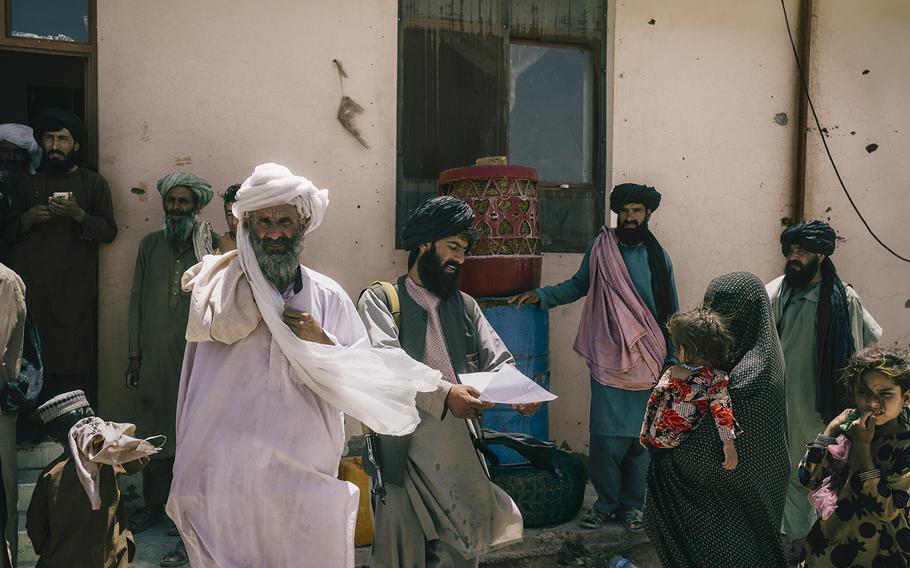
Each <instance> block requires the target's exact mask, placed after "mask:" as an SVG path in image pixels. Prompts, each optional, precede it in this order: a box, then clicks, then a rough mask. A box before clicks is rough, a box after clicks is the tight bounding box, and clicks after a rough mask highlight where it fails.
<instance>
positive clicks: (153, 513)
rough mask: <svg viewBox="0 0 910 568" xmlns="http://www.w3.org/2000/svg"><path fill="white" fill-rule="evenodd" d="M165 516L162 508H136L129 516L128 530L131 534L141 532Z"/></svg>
mask: <svg viewBox="0 0 910 568" xmlns="http://www.w3.org/2000/svg"><path fill="white" fill-rule="evenodd" d="M165 518H167V517H166V516H165V514H164V508H163V507H162V508H158V507H143V508H141V509H138V510H137V511H136V512H135V513H133V514H132V515H131V516H130V522H129V525H130V530H131V531H133V534H138V533H141V532H142V531H145V530H148V529H150V528H152V527H153V526H155V525H157V524H158V523H160V522H161V521H163V520H164V519H165Z"/></svg>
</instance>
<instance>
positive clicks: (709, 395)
mask: <svg viewBox="0 0 910 568" xmlns="http://www.w3.org/2000/svg"><path fill="white" fill-rule="evenodd" d="M671 370H672V367H671V368H670V369H667V370H666V372H664V374H663V376H662V377H661V378H660V380H659V381H658V382H657V386H655V387H654V391H652V392H651V398H650V399H648V406H647V407H646V408H645V419H644V422H643V423H642V425H641V435H640V440H641V444H642V445H643V446H645V447H649V446H650V447H651V448H653V449H658V450H660V449H667V448H675V447H676V446H678V445H680V444H682V443H683V441H684V440H685V439H686V438H687V437H688V436H689V433H690V432H691V431H692V430H694V429H695V427H696V426H698V423H699V422H700V421H701V417H702V416H704V415H705V414H707V413H708V412H710V413H711V414H713V415H714V422H715V424H717V431H718V433H719V434H720V439H721V440H732V439H735V438H736V432H737V431H738V430H739V427H738V426H737V424H736V420H735V419H734V418H733V405H732V404H731V402H730V393H729V392H728V390H727V382H728V381H727V375H726V373H724V372H723V371H720V370H718V369H711V368H708V367H700V368H698V369H697V370H696V371H693V372H692V373H691V374H689V375H687V376H686V377H684V378H676V377H673V375H672V373H671Z"/></svg>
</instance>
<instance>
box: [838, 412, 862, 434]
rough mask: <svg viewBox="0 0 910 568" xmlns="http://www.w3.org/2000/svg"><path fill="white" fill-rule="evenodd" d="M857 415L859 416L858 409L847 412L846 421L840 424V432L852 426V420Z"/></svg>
mask: <svg viewBox="0 0 910 568" xmlns="http://www.w3.org/2000/svg"><path fill="white" fill-rule="evenodd" d="M859 417H860V413H859V411H858V410H854V411H852V412H851V413H850V414H848V415H847V421H846V422H844V423H843V424H841V425H840V429H841V432H846V431H847V430H849V429H850V427H851V426H853V422H854V421H855V420H856V419H857V418H859Z"/></svg>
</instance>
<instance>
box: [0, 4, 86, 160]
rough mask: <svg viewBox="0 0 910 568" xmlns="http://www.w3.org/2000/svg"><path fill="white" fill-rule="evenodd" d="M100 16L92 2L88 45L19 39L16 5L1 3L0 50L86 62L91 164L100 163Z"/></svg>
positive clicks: (27, 38)
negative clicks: (14, 14)
mask: <svg viewBox="0 0 910 568" xmlns="http://www.w3.org/2000/svg"><path fill="white" fill-rule="evenodd" d="M97 14H98V3H97V0H88V22H89V30H88V43H78V42H70V41H60V40H51V39H39V38H30V37H17V36H14V35H12V2H11V0H0V30H2V33H0V51H9V52H20V53H37V54H44V55H62V56H68V57H75V58H77V59H81V60H83V63H84V67H83V69H84V71H83V79H82V83H83V85H84V88H85V96H84V105H85V109H84V111H85V128H86V130H87V133H88V138H89V143H88V145H87V146H88V147H87V148H85V153H84V157H85V159H86V160H87V161H88V163H90V164H99V160H98V147H99V143H98V41H97V38H98V17H97Z"/></svg>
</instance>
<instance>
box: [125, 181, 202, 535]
mask: <svg viewBox="0 0 910 568" xmlns="http://www.w3.org/2000/svg"><path fill="white" fill-rule="evenodd" d="M158 191H159V192H160V193H161V198H162V201H163V205H164V228H163V229H160V230H158V231H154V232H151V233H149V234H147V235H146V236H145V237H143V239H142V241H141V242H140V243H139V253H138V255H137V256H136V267H135V270H134V272H133V286H132V290H131V291H130V308H129V366H128V368H127V371H126V386H127V388H129V389H134V390H136V397H135V410H134V414H133V415H132V416H133V417H134V418H135V422H136V425H137V427H138V431H139V433H140V434H142V435H144V436H150V435H152V434H159V433H161V434H165V435H166V436H167V443H166V444H165V445H164V447H163V448H162V450H161V451H160V452H158V453H157V454H156V455H155V456H153V458H152V461H151V463H150V464H149V465H148V466H147V467H146V468H145V471H144V472H143V475H142V493H143V496H144V497H145V507H143V508H142V509H139V510H138V511H137V512H135V513H134V514H133V516H132V517H131V519H130V527H131V529H132V530H133V532H136V533H139V532H142V531H144V530H146V529H147V528H149V527H150V526H152V525H154V524H156V523H158V522H161V521H163V520H164V519H165V514H164V506H165V504H166V503H167V496H168V491H169V490H170V485H171V478H172V470H173V466H174V448H175V441H176V434H175V424H174V416H175V414H176V409H177V390H178V387H179V385H180V367H181V365H182V363H183V351H184V348H185V346H186V339H185V337H184V336H185V332H186V324H187V318H188V315H189V311H190V294H189V293H188V292H184V291H183V290H182V289H181V285H180V278H181V276H183V272H184V271H185V270H186V269H187V268H189V267H191V266H193V265H195V264H196V263H198V262H199V261H201V260H202V258H203V256H205V255H206V254H211V253H212V246H213V243H214V244H215V246H217V239H218V236H217V234H216V233H215V232H214V231H213V230H212V227H211V225H210V224H209V223H208V222H199V221H198V220H197V218H196V217H197V215H198V213H199V212H200V211H201V210H202V208H203V207H205V205H206V204H208V202H209V201H210V200H211V199H212V194H213V193H212V187H211V185H209V183H208V182H207V181H205V180H204V179H202V178H200V177H198V176H195V175H193V174H191V173H187V172H174V173H170V174H168V175H166V176H164V177H163V178H161V179H160V180H158Z"/></svg>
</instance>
